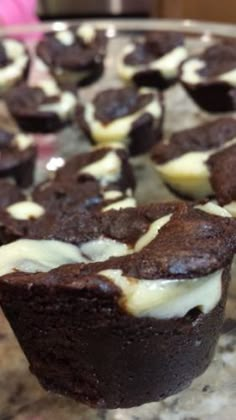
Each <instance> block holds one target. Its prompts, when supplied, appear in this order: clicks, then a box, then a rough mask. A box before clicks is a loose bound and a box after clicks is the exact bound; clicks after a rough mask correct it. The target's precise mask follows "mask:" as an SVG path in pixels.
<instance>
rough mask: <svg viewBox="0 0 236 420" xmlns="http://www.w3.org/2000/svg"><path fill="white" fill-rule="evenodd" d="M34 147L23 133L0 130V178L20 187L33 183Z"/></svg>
mask: <svg viewBox="0 0 236 420" xmlns="http://www.w3.org/2000/svg"><path fill="white" fill-rule="evenodd" d="M35 159H36V145H35V142H34V140H33V138H32V137H31V136H29V135H26V134H23V133H14V132H11V131H6V130H3V129H0V177H1V178H12V179H13V180H15V182H16V183H17V184H19V185H20V186H21V187H28V186H29V185H31V184H32V181H33V170H34V164H35Z"/></svg>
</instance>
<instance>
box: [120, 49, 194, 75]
mask: <svg viewBox="0 0 236 420" xmlns="http://www.w3.org/2000/svg"><path fill="white" fill-rule="evenodd" d="M134 49H135V45H134V44H129V45H127V46H126V48H125V49H124V51H123V53H122V55H121V57H120V59H119V62H118V73H119V75H120V77H121V78H122V79H125V80H127V81H129V80H131V79H132V78H133V77H134V76H135V74H137V73H139V72H142V71H147V70H158V71H160V73H161V74H162V75H163V76H164V77H165V78H166V79H172V78H175V77H176V76H177V74H178V69H179V66H180V64H181V63H182V61H183V60H185V58H186V57H187V50H186V48H185V47H184V46H179V47H176V48H174V49H173V50H172V51H170V52H168V53H167V54H165V55H163V56H162V57H161V58H158V59H157V60H154V61H152V62H150V63H148V64H142V65H135V66H131V65H128V64H126V63H125V62H124V59H125V56H127V55H128V54H130V53H132V52H133V51H134Z"/></svg>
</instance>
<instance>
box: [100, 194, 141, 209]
mask: <svg viewBox="0 0 236 420" xmlns="http://www.w3.org/2000/svg"><path fill="white" fill-rule="evenodd" d="M136 205H137V202H136V200H135V198H133V197H127V198H124V199H123V200H120V201H116V202H115V203H112V204H109V205H107V206H106V207H104V208H103V209H102V211H103V212H104V211H109V210H120V209H125V208H128V207H136Z"/></svg>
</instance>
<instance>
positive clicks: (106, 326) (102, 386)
mask: <svg viewBox="0 0 236 420" xmlns="http://www.w3.org/2000/svg"><path fill="white" fill-rule="evenodd" d="M58 217H59V219H58V220H57V221H56V222H55V223H50V224H49V223H48V222H47V225H43V224H41V230H40V228H39V226H38V229H37V230H35V231H34V232H31V235H30V236H29V238H31V239H26V240H20V241H16V242H14V243H12V244H10V245H6V246H4V247H1V248H0V256H1V255H3V258H0V274H1V279H0V302H1V305H2V308H3V311H4V313H5V315H6V316H7V318H8V320H9V322H10V324H11V326H12V328H13V330H14V332H15V334H16V336H17V338H18V340H19V342H20V344H21V346H22V348H23V350H24V352H25V354H26V356H27V358H28V360H29V363H30V369H31V371H32V373H34V374H35V375H36V376H37V377H38V379H39V381H40V383H41V384H42V385H43V386H44V387H45V388H46V389H47V390H50V391H53V392H57V393H60V394H63V395H66V396H68V397H72V398H74V399H76V400H78V401H80V402H83V403H86V404H89V405H91V406H93V407H108V408H116V407H120V408H123V407H132V406H137V405H140V404H143V403H147V402H150V401H157V400H161V399H163V398H166V397H167V396H169V395H172V394H174V393H177V392H179V391H180V390H181V389H183V388H185V387H186V386H188V385H189V384H190V383H191V381H192V380H193V379H194V378H195V377H196V376H198V375H200V374H201V373H203V372H204V370H205V369H206V368H207V366H208V365H209V363H210V361H211V359H212V357H213V354H214V348H215V344H216V341H217V338H218V336H219V333H220V329H221V326H222V322H223V313H224V306H225V300H226V292H227V287H228V281H229V269H230V265H231V261H232V258H233V254H234V252H235V249H236V224H235V223H236V222H235V220H234V219H232V218H230V217H228V213H227V212H226V211H225V210H222V209H221V208H220V207H218V206H216V205H214V204H206V205H203V206H195V207H193V206H190V205H186V204H184V203H179V204H177V203H164V204H154V205H149V206H145V207H140V208H137V209H125V210H121V211H110V212H107V213H99V214H97V215H93V214H91V213H81V214H78V212H77V213H76V212H75V213H74V215H73V216H72V217H70V218H68V217H67V216H65V215H64V216H63V215H62V214H61V215H58ZM49 238H50V239H49ZM3 260H4V263H3Z"/></svg>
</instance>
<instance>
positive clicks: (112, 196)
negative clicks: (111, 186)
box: [103, 190, 122, 200]
mask: <svg viewBox="0 0 236 420" xmlns="http://www.w3.org/2000/svg"><path fill="white" fill-rule="evenodd" d="M120 197H122V192H121V191H113V190H110V191H104V193H103V198H104V199H105V200H116V199H117V198H120Z"/></svg>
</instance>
